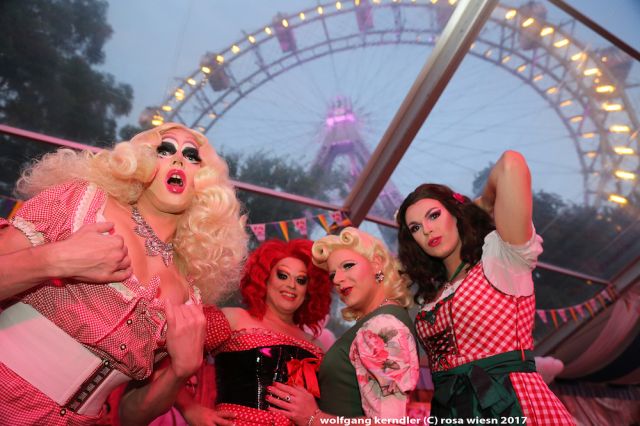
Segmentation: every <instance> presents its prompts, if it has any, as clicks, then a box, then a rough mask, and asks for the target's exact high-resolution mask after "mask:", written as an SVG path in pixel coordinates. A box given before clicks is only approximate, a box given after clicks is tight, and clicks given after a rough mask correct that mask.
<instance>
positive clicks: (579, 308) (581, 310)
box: [576, 305, 586, 318]
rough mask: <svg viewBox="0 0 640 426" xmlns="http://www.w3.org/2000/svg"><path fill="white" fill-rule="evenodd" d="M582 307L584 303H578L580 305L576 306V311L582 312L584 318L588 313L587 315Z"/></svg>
mask: <svg viewBox="0 0 640 426" xmlns="http://www.w3.org/2000/svg"><path fill="white" fill-rule="evenodd" d="M582 307H583V306H582V305H578V306H576V311H578V313H579V314H580V316H581V317H582V318H586V315H585V313H584V309H582Z"/></svg>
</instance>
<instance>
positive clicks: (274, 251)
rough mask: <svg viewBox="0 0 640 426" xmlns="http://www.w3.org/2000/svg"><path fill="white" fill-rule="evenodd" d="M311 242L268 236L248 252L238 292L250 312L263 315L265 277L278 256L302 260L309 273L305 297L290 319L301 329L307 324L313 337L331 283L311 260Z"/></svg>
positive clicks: (328, 298) (326, 309)
mask: <svg viewBox="0 0 640 426" xmlns="http://www.w3.org/2000/svg"><path fill="white" fill-rule="evenodd" d="M312 245H313V241H310V240H304V239H296V240H291V241H289V242H284V241H281V240H268V241H265V242H264V243H262V244H261V245H260V246H259V247H258V248H257V249H255V250H254V251H253V252H252V253H251V254H250V255H249V258H248V259H247V262H246V264H245V267H244V273H243V274H242V280H241V281H240V292H241V293H242V301H243V302H244V304H245V305H246V306H247V311H248V312H249V314H251V316H253V317H255V318H258V319H262V318H264V314H265V311H266V310H267V305H266V303H265V300H266V296H267V280H268V279H269V275H270V274H271V270H272V269H273V267H274V266H275V265H276V263H278V262H279V261H281V260H282V259H284V258H287V257H293V258H295V259H298V260H300V261H301V262H302V263H304V264H305V266H306V267H307V276H308V277H309V281H308V284H307V293H306V295H305V300H304V302H303V303H302V305H301V306H300V307H299V308H298V309H297V310H296V312H295V313H294V314H293V322H294V323H295V324H296V325H298V327H300V328H301V329H302V328H303V327H304V326H307V327H309V328H310V329H311V330H312V332H313V335H314V336H315V337H317V336H318V335H319V334H320V332H321V331H322V326H321V321H323V320H324V318H325V317H326V316H327V314H328V313H329V308H330V305H331V283H330V282H329V275H328V274H327V272H326V271H324V270H322V269H320V268H318V267H317V266H315V265H314V264H313V262H312V261H311V246H312Z"/></svg>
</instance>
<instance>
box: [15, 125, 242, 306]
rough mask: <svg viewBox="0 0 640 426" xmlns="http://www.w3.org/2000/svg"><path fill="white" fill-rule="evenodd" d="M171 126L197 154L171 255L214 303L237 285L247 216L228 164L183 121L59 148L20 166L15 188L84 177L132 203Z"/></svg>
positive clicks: (24, 190)
mask: <svg viewBox="0 0 640 426" xmlns="http://www.w3.org/2000/svg"><path fill="white" fill-rule="evenodd" d="M171 129H183V130H186V131H188V132H189V133H191V134H192V135H193V136H194V138H195V139H196V141H197V142H198V144H199V145H200V147H199V151H200V153H199V154H200V157H201V159H202V167H201V169H200V170H198V172H197V173H196V175H195V178H194V187H195V195H194V199H193V201H192V203H191V206H190V207H189V208H188V209H187V210H186V211H185V213H184V214H183V215H182V216H181V218H180V219H179V221H178V225H177V228H176V233H175V236H174V238H173V240H172V241H173V245H174V261H175V263H176V266H177V267H178V270H179V271H180V273H181V274H183V275H184V276H186V277H188V278H189V279H191V280H193V283H194V285H196V286H198V288H199V289H200V290H201V292H202V296H203V300H204V301H205V302H206V303H214V302H216V301H219V300H221V299H223V298H224V297H226V296H228V295H229V294H230V293H231V292H233V291H235V290H236V289H237V288H238V285H239V277H240V272H241V269H242V263H243V261H244V259H245V257H246V254H247V234H246V231H245V221H246V218H245V217H244V216H241V215H240V203H239V201H238V199H237V198H236V193H235V189H234V188H233V186H232V185H231V182H230V180H229V170H228V167H227V164H226V163H225V161H224V160H223V159H222V158H220V156H218V154H217V153H216V152H215V150H214V149H213V147H212V146H211V145H210V144H209V141H208V139H207V138H206V137H205V136H204V135H203V134H201V133H199V132H196V131H194V130H192V129H189V128H187V127H185V126H183V125H182V124H178V123H165V124H163V125H161V126H158V127H155V128H153V129H150V130H146V131H144V132H141V133H139V134H137V135H136V136H134V137H133V138H132V139H131V141H129V142H121V143H119V144H117V145H116V146H115V147H114V148H113V149H112V150H104V151H101V152H99V153H98V154H92V153H91V152H88V151H84V152H76V151H72V150H70V149H60V150H58V151H56V152H54V153H51V154H47V155H45V156H44V157H43V158H42V159H41V160H40V161H38V162H36V163H34V164H33V165H32V166H31V167H30V168H29V169H27V170H26V171H25V172H24V173H23V174H22V177H21V178H20V180H19V181H18V184H17V192H18V194H20V195H21V196H23V197H25V198H31V197H33V196H34V195H36V194H38V193H39V192H41V191H43V190H44V189H46V188H48V187H50V186H53V185H57V184H61V183H64V182H68V181H70V180H84V181H89V182H92V183H95V184H96V185H97V186H98V187H100V188H101V189H102V190H104V191H105V192H106V193H107V194H109V195H110V196H111V197H113V198H115V199H116V200H118V201H120V202H121V203H123V204H133V203H135V202H136V201H137V200H138V198H140V195H141V194H142V192H143V191H144V189H145V188H146V186H147V184H149V182H150V181H151V180H152V179H153V176H154V172H155V167H156V160H157V154H156V147H157V146H158V145H159V144H160V143H161V141H162V135H163V134H164V133H166V132H167V131H168V130H171Z"/></svg>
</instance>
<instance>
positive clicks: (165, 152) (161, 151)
mask: <svg viewBox="0 0 640 426" xmlns="http://www.w3.org/2000/svg"><path fill="white" fill-rule="evenodd" d="M156 151H157V153H158V157H171V156H172V155H174V154H175V153H176V152H178V147H177V146H176V145H175V144H174V143H173V141H169V140H163V141H162V142H160V145H158V148H156Z"/></svg>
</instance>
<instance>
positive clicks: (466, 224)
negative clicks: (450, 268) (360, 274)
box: [396, 183, 495, 303]
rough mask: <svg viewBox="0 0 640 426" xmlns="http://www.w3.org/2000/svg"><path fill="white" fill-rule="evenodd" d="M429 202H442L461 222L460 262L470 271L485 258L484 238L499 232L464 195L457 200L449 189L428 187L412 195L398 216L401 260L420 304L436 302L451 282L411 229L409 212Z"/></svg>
mask: <svg viewBox="0 0 640 426" xmlns="http://www.w3.org/2000/svg"><path fill="white" fill-rule="evenodd" d="M425 198H429V199H433V200H437V201H439V202H440V203H441V204H442V205H443V207H444V208H445V209H447V211H448V212H449V213H450V214H451V215H452V216H454V217H455V218H456V219H457V228H458V234H459V235H460V240H461V242H462V249H461V251H460V258H461V259H462V261H464V262H465V263H466V264H467V265H469V266H468V267H467V268H470V267H471V266H472V265H475V264H476V263H478V261H479V260H480V258H481V257H482V245H483V243H484V237H486V236H487V234H489V233H490V232H491V231H493V230H494V229H495V225H494V223H493V219H491V216H489V214H488V213H487V212H485V211H484V210H482V209H481V208H480V207H478V206H477V205H476V204H474V203H473V202H472V201H471V200H470V199H469V197H466V196H460V194H457V195H456V197H454V191H453V190H452V189H451V188H449V187H448V186H445V185H439V184H435V183H425V184H422V185H420V186H418V187H417V188H416V189H415V190H414V191H413V192H412V193H411V194H409V195H408V196H407V198H405V199H404V201H403V202H402V204H401V205H400V209H398V214H397V216H396V221H397V222H398V258H399V259H400V263H402V266H403V270H404V272H405V273H406V274H408V275H409V277H410V278H411V280H412V281H413V282H414V283H415V284H416V285H417V287H418V290H417V291H416V295H415V301H416V302H418V303H424V302H429V301H431V300H433V299H434V298H435V296H436V294H437V293H438V290H439V289H440V288H441V287H442V286H443V285H444V283H445V282H446V281H447V270H446V268H445V266H444V263H443V262H442V259H438V258H436V257H432V256H429V255H428V254H427V253H425V251H424V250H423V249H422V248H421V247H420V246H419V245H418V243H417V242H416V240H415V239H414V238H413V235H411V231H410V230H409V227H408V226H407V222H406V214H407V209H408V208H409V207H410V206H412V205H413V204H415V203H416V202H418V201H420V200H422V199H425ZM460 200H462V202H461V201H460Z"/></svg>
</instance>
